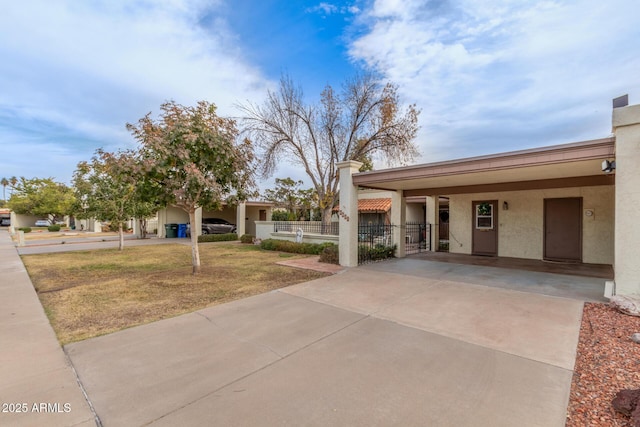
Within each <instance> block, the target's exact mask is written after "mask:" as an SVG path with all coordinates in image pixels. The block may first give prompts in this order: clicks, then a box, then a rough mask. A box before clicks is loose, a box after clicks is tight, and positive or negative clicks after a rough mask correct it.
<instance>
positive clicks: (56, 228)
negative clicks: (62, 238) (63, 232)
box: [47, 224, 60, 232]
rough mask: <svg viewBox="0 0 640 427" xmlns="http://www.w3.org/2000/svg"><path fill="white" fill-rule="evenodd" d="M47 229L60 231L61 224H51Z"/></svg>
mask: <svg viewBox="0 0 640 427" xmlns="http://www.w3.org/2000/svg"><path fill="white" fill-rule="evenodd" d="M47 230H49V231H54V232H55V231H60V226H59V225H58V224H51V225H50V226H49V227H47Z"/></svg>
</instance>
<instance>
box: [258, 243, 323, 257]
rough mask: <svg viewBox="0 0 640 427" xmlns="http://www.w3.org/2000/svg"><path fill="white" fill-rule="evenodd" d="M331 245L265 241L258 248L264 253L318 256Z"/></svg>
mask: <svg viewBox="0 0 640 427" xmlns="http://www.w3.org/2000/svg"><path fill="white" fill-rule="evenodd" d="M328 246H335V245H334V244H333V243H320V244H318V243H297V242H290V241H288V240H277V239H265V240H263V241H262V243H260V248H261V249H264V250H266V251H281V252H290V253H294V254H307V255H320V253H322V250H323V249H324V248H326V247H328Z"/></svg>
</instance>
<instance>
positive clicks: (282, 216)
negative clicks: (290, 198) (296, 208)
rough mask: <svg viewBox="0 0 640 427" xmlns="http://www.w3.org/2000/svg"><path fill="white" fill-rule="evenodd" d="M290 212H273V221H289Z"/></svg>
mask: <svg viewBox="0 0 640 427" xmlns="http://www.w3.org/2000/svg"><path fill="white" fill-rule="evenodd" d="M288 220H289V212H287V211H273V212H271V221H288Z"/></svg>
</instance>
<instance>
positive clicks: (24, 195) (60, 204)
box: [8, 177, 75, 223]
mask: <svg viewBox="0 0 640 427" xmlns="http://www.w3.org/2000/svg"><path fill="white" fill-rule="evenodd" d="M13 179H15V177H12V180H13ZM15 182H16V183H15V184H12V188H13V192H12V194H11V197H10V198H9V203H8V206H9V207H10V208H11V209H13V211H14V212H16V213H18V214H28V215H34V216H40V217H46V218H47V219H48V220H49V222H52V221H53V223H55V222H57V221H61V220H62V219H63V217H64V216H65V215H71V214H72V213H73V208H74V206H75V196H74V193H73V189H71V188H69V187H67V186H66V185H65V184H62V183H59V182H55V181H54V180H53V178H33V179H26V178H24V177H21V178H20V180H19V181H18V180H17V179H15Z"/></svg>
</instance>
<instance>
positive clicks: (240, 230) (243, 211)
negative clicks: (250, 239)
mask: <svg viewBox="0 0 640 427" xmlns="http://www.w3.org/2000/svg"><path fill="white" fill-rule="evenodd" d="M246 218H247V204H246V203H245V202H240V203H238V207H237V208H236V228H237V229H236V233H237V234H238V237H240V236H242V235H243V234H246V232H245V230H246V229H247V226H246Z"/></svg>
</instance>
